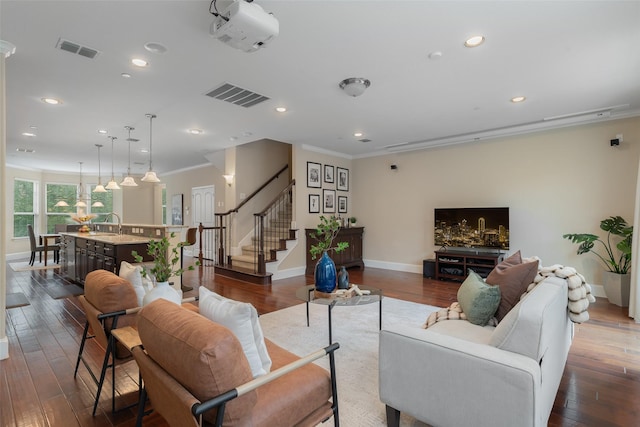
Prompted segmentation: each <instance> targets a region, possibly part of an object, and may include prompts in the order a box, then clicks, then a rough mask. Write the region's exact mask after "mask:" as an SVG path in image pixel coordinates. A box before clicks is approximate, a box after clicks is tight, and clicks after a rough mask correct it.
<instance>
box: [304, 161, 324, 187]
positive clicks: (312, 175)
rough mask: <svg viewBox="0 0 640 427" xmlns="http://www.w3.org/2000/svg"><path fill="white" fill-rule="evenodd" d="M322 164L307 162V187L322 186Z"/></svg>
mask: <svg viewBox="0 0 640 427" xmlns="http://www.w3.org/2000/svg"><path fill="white" fill-rule="evenodd" d="M321 176H322V165H321V164H320V163H315V162H307V187H309V188H321V187H322V181H321V178H320V177H321Z"/></svg>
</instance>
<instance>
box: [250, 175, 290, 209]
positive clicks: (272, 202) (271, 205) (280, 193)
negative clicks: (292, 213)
mask: <svg viewBox="0 0 640 427" xmlns="http://www.w3.org/2000/svg"><path fill="white" fill-rule="evenodd" d="M294 185H296V180H295V179H292V180H291V182H290V183H289V185H287V186H286V187H285V188H284V189H283V190H282V191H281V192H279V193H278V195H277V196H276V197H274V198H273V200H271V201H270V202H269V203H267V207H266V208H264V209H263V210H262V211H261V212H258V213H254V214H253V215H254V216H265V215H266V214H267V213H268V211H269V210H270V209H271V208H272V207H273V205H275V204H276V203H277V202H278V201H279V200H280V199H281V198H282V196H283V195H285V194H287V193H288V192H289V191H291V188H292V187H293V186H294Z"/></svg>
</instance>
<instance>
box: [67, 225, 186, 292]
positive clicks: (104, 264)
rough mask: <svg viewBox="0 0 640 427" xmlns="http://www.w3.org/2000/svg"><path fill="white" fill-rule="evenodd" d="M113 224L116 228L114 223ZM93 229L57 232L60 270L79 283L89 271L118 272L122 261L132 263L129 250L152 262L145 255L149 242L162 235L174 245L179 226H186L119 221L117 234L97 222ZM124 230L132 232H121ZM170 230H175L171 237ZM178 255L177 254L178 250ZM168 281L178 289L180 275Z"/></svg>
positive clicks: (131, 255) (133, 259) (109, 226)
mask: <svg viewBox="0 0 640 427" xmlns="http://www.w3.org/2000/svg"><path fill="white" fill-rule="evenodd" d="M115 227H116V228H115V230H117V229H118V226H117V225H116V226H115ZM94 228H98V229H99V230H100V231H90V232H87V233H82V232H61V233H60V236H61V239H60V240H61V241H60V265H61V273H62V275H63V276H64V277H66V278H67V279H69V280H72V281H74V282H76V283H78V284H80V285H84V279H85V277H86V275H87V274H88V273H90V272H91V271H93V270H100V269H103V270H108V271H112V272H113V273H115V274H118V273H119V271H120V264H121V263H122V261H126V262H129V263H131V264H135V263H136V260H135V258H134V257H133V254H132V252H133V251H136V252H137V253H138V254H139V255H141V256H142V258H143V262H145V263H146V262H153V258H152V257H151V256H150V255H148V254H147V244H148V243H149V241H150V240H153V239H154V238H155V239H159V238H161V236H163V235H166V236H167V237H168V238H169V240H170V241H171V245H172V246H175V245H177V244H178V243H179V242H181V241H182V240H183V239H184V237H183V234H184V232H183V230H182V228H185V229H186V227H163V226H142V225H140V226H133V225H126V226H125V225H124V224H123V225H122V226H121V229H122V231H123V232H124V233H123V234H119V233H117V232H114V231H111V230H112V226H111V225H110V224H99V225H98V227H94ZM102 230H104V231H102ZM127 232H128V233H135V234H125V233H127ZM171 233H175V235H174V237H173V238H171ZM152 236H153V237H152ZM178 254H180V252H179V251H178ZM171 281H172V282H173V285H174V287H175V288H177V289H180V286H181V284H182V281H181V277H180V276H174V277H172V278H171Z"/></svg>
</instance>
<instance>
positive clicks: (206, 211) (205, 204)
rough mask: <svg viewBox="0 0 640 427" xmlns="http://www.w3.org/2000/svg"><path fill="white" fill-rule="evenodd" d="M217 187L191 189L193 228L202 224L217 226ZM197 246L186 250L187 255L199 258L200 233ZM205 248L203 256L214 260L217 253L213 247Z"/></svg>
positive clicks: (208, 186)
mask: <svg viewBox="0 0 640 427" xmlns="http://www.w3.org/2000/svg"><path fill="white" fill-rule="evenodd" d="M215 195H216V192H215V186H213V185H207V186H204V187H193V188H192V189H191V210H192V215H191V227H197V226H198V225H200V223H202V225H203V226H204V227H214V226H215V206H216V205H215ZM196 236H197V239H198V240H197V241H196V244H195V245H193V246H190V247H189V248H185V253H186V254H188V255H191V256H197V255H198V251H199V248H200V233H198V234H197V235H196ZM207 246H209V245H205V247H203V256H204V257H205V258H208V259H213V255H214V253H215V251H214V248H213V247H207Z"/></svg>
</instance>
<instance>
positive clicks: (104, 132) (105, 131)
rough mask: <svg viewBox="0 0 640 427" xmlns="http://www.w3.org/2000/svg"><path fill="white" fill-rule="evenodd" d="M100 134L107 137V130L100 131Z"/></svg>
mask: <svg viewBox="0 0 640 427" xmlns="http://www.w3.org/2000/svg"><path fill="white" fill-rule="evenodd" d="M98 133H99V134H102V135H106V133H107V130H106V129H98Z"/></svg>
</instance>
